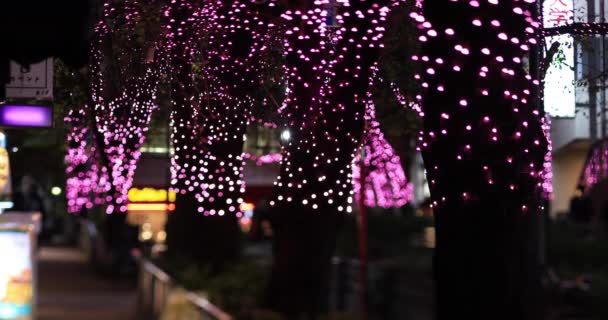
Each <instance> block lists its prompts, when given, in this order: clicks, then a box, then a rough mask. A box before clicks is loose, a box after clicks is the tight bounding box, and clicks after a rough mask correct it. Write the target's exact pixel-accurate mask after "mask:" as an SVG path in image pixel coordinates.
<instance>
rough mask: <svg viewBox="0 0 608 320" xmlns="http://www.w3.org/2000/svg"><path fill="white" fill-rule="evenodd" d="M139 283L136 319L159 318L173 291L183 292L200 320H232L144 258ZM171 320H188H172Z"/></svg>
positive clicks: (140, 265) (140, 261)
mask: <svg viewBox="0 0 608 320" xmlns="http://www.w3.org/2000/svg"><path fill="white" fill-rule="evenodd" d="M139 267H140V272H139V283H138V288H137V299H138V301H137V318H138V319H141V320H157V319H160V318H161V315H162V314H163V311H164V309H165V307H166V306H167V305H168V303H169V296H170V294H171V293H172V292H175V290H178V291H183V292H184V296H185V298H186V300H187V302H188V303H189V304H190V306H191V307H193V308H194V309H195V310H196V313H197V316H198V317H199V319H201V320H232V317H231V316H230V315H228V314H227V313H226V312H224V311H222V310H221V309H220V308H219V307H217V306H215V305H214V304H212V303H211V302H209V300H207V299H205V298H204V297H202V296H200V295H198V294H196V293H194V292H191V291H187V290H185V289H184V288H183V287H181V286H179V285H177V284H176V283H175V282H174V281H173V280H172V279H171V277H170V276H169V275H168V274H167V273H166V272H164V271H163V270H161V269H160V268H159V267H157V266H156V265H154V264H153V263H152V262H150V261H149V260H147V259H145V258H140V259H139ZM172 320H190V318H189V319H185V318H184V319H178V318H172Z"/></svg>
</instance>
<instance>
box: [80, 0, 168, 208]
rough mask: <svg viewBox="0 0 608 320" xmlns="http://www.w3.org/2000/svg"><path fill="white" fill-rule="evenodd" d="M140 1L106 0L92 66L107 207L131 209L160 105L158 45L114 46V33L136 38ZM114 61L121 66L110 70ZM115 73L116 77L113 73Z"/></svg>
mask: <svg viewBox="0 0 608 320" xmlns="http://www.w3.org/2000/svg"><path fill="white" fill-rule="evenodd" d="M137 6H138V3H137V1H134V0H133V1H125V2H124V3H122V6H114V5H111V4H110V3H106V4H105V11H104V18H105V19H109V20H112V24H111V25H110V24H106V23H105V22H104V21H102V22H100V24H99V25H98V27H97V29H96V39H97V43H96V44H95V46H94V48H93V52H92V63H91V67H90V71H91V75H92V90H91V91H92V94H91V100H92V101H93V104H94V105H93V113H94V116H95V125H96V126H95V129H96V135H97V137H98V144H99V145H100V149H101V150H100V153H101V155H102V159H103V161H102V162H101V163H102V164H103V166H104V167H105V168H106V171H107V172H108V175H109V177H108V180H107V183H104V181H102V180H100V181H98V183H99V184H100V186H99V187H100V188H101V190H102V191H103V192H104V193H105V203H106V213H113V212H115V211H119V212H125V211H126V210H127V201H128V198H127V193H128V190H129V188H130V187H131V184H132V182H133V175H134V173H135V168H136V166H137V162H138V160H139V156H140V151H139V148H140V147H141V145H142V144H143V143H144V141H145V136H146V133H147V131H148V126H149V123H150V120H151V115H152V112H153V111H154V110H155V109H156V104H155V101H156V92H157V89H158V82H159V73H160V68H159V67H158V66H156V64H155V62H154V59H153V58H151V55H153V54H154V45H150V47H149V48H147V47H146V44H144V45H143V46H136V45H133V46H128V47H125V48H120V49H119V52H114V55H115V57H116V60H111V57H112V55H110V54H108V50H115V48H112V42H113V40H114V39H113V37H116V36H118V35H121V34H124V35H125V37H127V42H130V43H136V41H137V40H136V39H135V35H136V32H135V29H136V27H137V26H136V20H137V17H138V15H139V12H138V7H137ZM109 66H116V67H117V68H114V70H110V68H109ZM108 76H114V77H115V78H108Z"/></svg>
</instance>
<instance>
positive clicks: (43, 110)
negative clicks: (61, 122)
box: [0, 104, 53, 128]
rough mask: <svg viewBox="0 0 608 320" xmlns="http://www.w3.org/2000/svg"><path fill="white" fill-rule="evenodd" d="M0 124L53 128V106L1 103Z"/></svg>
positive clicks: (5, 125)
mask: <svg viewBox="0 0 608 320" xmlns="http://www.w3.org/2000/svg"><path fill="white" fill-rule="evenodd" d="M0 126H4V127H29V128H52V127H53V107H52V106H26V105H8V104H4V105H0Z"/></svg>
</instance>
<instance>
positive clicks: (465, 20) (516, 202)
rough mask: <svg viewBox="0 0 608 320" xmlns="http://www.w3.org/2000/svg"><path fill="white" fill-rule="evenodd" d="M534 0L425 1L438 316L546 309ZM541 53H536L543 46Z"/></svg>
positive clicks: (511, 315) (507, 315) (422, 18)
mask: <svg viewBox="0 0 608 320" xmlns="http://www.w3.org/2000/svg"><path fill="white" fill-rule="evenodd" d="M535 3H536V2H535V1H533V0H516V1H505V0H488V1H477V0H471V1H439V0H426V1H424V9H423V14H422V15H420V14H418V13H412V17H413V18H415V19H416V20H417V21H418V22H419V23H420V28H421V31H422V33H421V35H420V37H419V40H420V41H421V42H422V48H423V51H422V55H420V56H414V57H413V59H414V60H416V61H419V62H420V63H421V65H422V71H421V74H420V75H417V76H416V78H417V79H420V81H421V84H422V87H423V89H424V90H423V94H422V96H421V102H422V106H423V111H424V118H423V122H424V132H423V133H422V135H421V136H420V149H421V150H422V153H423V156H424V160H425V166H426V169H427V177H428V180H429V187H430V189H431V195H432V200H433V202H432V203H433V210H434V213H435V218H436V230H437V231H436V235H437V242H436V250H435V261H434V274H435V279H436V297H437V308H436V310H437V319H455V318H463V319H486V318H488V317H490V318H492V319H542V313H541V310H542V304H541V299H540V295H541V292H540V271H541V269H540V265H539V260H538V252H537V251H538V246H536V245H534V244H535V243H536V241H535V239H534V238H535V237H536V235H537V232H538V230H535V228H534V226H535V225H536V224H535V223H534V221H535V219H538V217H539V216H540V214H541V212H542V200H541V193H542V178H543V169H544V168H543V162H544V161H543V160H544V156H545V155H546V152H547V141H546V138H545V135H544V134H543V123H542V120H541V119H542V109H541V105H540V100H539V99H538V98H537V96H538V92H539V88H538V86H539V81H538V80H534V79H533V78H532V77H531V76H530V75H529V74H527V73H526V71H525V70H524V61H525V59H527V56H528V54H529V52H530V50H531V48H532V47H533V46H535V45H536V44H537V41H538V40H537V39H536V34H537V31H538V28H539V24H538V22H536V21H535V18H536V13H535ZM532 58H534V57H532Z"/></svg>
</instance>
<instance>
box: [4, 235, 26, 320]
mask: <svg viewBox="0 0 608 320" xmlns="http://www.w3.org/2000/svg"><path fill="white" fill-rule="evenodd" d="M30 239H31V238H30V234H29V232H27V231H12V230H0V253H1V254H2V263H0V319H32V301H33V294H34V292H33V282H32V255H31V240H30Z"/></svg>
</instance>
